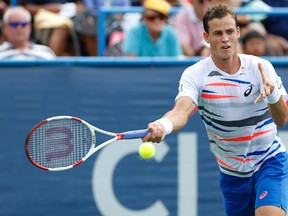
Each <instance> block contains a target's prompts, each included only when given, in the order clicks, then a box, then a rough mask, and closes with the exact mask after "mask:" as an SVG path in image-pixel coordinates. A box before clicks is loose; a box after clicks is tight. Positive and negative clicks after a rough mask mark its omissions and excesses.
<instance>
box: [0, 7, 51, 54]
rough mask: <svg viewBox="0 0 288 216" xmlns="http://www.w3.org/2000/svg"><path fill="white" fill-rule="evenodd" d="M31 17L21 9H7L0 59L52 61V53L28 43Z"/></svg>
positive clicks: (42, 47)
mask: <svg viewBox="0 0 288 216" xmlns="http://www.w3.org/2000/svg"><path fill="white" fill-rule="evenodd" d="M30 23H31V15H30V13H29V12H28V11H27V10H26V9H25V8H23V7H12V8H9V9H8V10H7V11H6V12H5V14H4V16H3V34H4V37H5V39H6V41H5V42H3V43H2V44H1V46H0V59H52V58H54V57H55V54H54V53H53V51H52V50H51V49H50V48H49V47H46V46H43V45H39V44H35V43H33V42H31V41H30V34H31V28H32V27H31V24H30Z"/></svg>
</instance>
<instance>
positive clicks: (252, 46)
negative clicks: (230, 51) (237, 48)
mask: <svg viewBox="0 0 288 216" xmlns="http://www.w3.org/2000/svg"><path fill="white" fill-rule="evenodd" d="M241 41H242V47H243V52H244V53H245V54H250V55H256V56H271V55H273V53H272V52H271V50H270V49H269V47H268V44H267V41H266V38H265V37H264V36H263V35H262V34H261V33H259V32H258V31H249V32H248V33H246V34H245V35H244V36H242V37H241Z"/></svg>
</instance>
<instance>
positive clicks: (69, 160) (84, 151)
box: [25, 116, 149, 171]
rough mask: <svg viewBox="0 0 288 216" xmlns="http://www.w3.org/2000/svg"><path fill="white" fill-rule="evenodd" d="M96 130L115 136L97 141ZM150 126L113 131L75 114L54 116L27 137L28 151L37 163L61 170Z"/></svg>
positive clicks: (37, 164)
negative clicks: (88, 121) (94, 124)
mask: <svg viewBox="0 0 288 216" xmlns="http://www.w3.org/2000/svg"><path fill="white" fill-rule="evenodd" d="M96 132H98V133H101V134H104V135H108V136H111V137H113V138H111V139H109V140H107V141H105V142H103V143H101V144H98V145H96ZM148 132H149V131H148V130H146V129H144V130H135V131H127V132H123V133H112V132H108V131H105V130H101V129H99V128H97V127H94V126H92V125H90V124H89V123H87V122H85V121H83V120H81V119H79V118H76V117H72V116H55V117H52V118H48V119H46V120H44V121H42V122H40V123H39V124H38V125H36V126H35V127H34V128H33V129H32V130H31V131H30V133H29V134H28V137H27V139H26V146H25V147H26V154H27V156H28V158H29V160H30V161H31V162H32V163H33V164H34V165H35V166H37V167H39V168H41V169H44V170H49V171H62V170H67V169H70V168H73V167H75V166H78V165H79V164H81V163H82V162H84V161H85V160H86V159H87V158H89V157H90V156H91V155H92V154H94V153H95V152H96V151H98V150H99V149H101V148H103V147H104V146H106V145H108V144H110V143H112V142H114V141H116V140H124V139H137V138H142V137H144V136H146V135H147V134H148Z"/></svg>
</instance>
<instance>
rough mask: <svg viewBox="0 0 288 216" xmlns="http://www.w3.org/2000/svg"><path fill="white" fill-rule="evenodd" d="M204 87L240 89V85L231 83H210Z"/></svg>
mask: <svg viewBox="0 0 288 216" xmlns="http://www.w3.org/2000/svg"><path fill="white" fill-rule="evenodd" d="M205 86H235V87H240V85H237V84H231V83H210V84H207V85H205Z"/></svg>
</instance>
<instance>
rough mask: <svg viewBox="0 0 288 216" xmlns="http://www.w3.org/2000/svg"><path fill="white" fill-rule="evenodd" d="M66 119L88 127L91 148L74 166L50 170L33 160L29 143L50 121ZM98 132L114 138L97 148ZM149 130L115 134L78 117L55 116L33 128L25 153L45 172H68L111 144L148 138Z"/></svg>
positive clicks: (27, 139)
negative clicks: (36, 132) (34, 134)
mask: <svg viewBox="0 0 288 216" xmlns="http://www.w3.org/2000/svg"><path fill="white" fill-rule="evenodd" d="M64 119H71V120H75V121H78V122H80V123H82V124H84V125H85V126H87V127H88V129H89V130H90V132H91V137H92V141H91V147H90V150H89V151H88V152H87V154H86V155H85V156H84V157H83V158H82V159H80V160H78V161H77V162H75V163H74V164H71V165H69V166H65V167H55V168H49V167H45V166H42V165H40V164H38V163H37V162H36V161H34V160H33V158H32V156H31V154H30V151H29V141H30V138H31V136H32V135H33V133H34V132H35V131H36V130H37V129H38V128H39V127H41V126H42V125H44V124H46V123H48V122H50V121H54V120H64ZM96 132H98V133H102V134H104V135H107V136H111V137H113V138H111V139H109V140H107V141H105V142H103V143H101V144H99V145H98V146H96ZM148 132H149V131H148V130H147V129H144V130H135V131H127V132H123V133H113V132H109V131H106V130H103V129H100V128H98V127H95V126H93V125H91V124H89V123H88V122H86V121H84V120H82V119H80V118H77V117H73V116H54V117H50V118H47V119H45V120H43V121H41V122H40V123H39V124H37V125H36V126H35V127H33V129H32V130H31V131H30V132H29V134H28V136H27V138H26V143H25V151H26V155H27V157H28V159H29V161H30V162H31V163H32V164H34V165H35V166H36V167H38V168H40V169H43V170H47V171H63V170H67V169H71V168H74V167H76V166H78V165H79V164H82V163H83V162H84V161H86V160H87V159H88V158H89V157H90V156H91V155H93V154H94V153H95V152H96V151H98V150H100V149H101V148H103V147H105V146H107V145H109V144H110V143H113V142H115V141H117V140H124V139H137V138H142V137H144V136H146V135H147V134H148Z"/></svg>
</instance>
